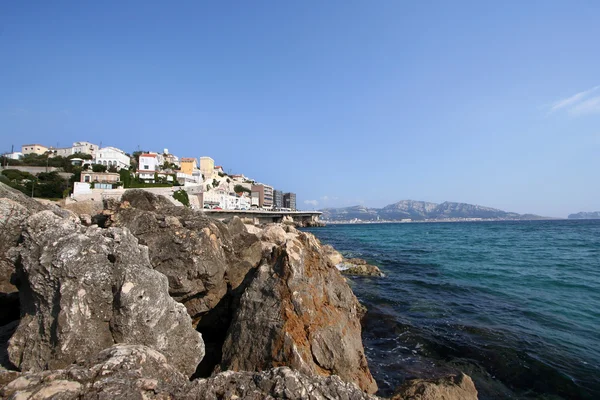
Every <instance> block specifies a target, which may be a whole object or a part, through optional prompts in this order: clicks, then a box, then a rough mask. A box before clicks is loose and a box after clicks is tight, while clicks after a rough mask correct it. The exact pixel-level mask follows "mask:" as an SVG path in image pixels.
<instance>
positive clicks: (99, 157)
mask: <svg viewBox="0 0 600 400" xmlns="http://www.w3.org/2000/svg"><path fill="white" fill-rule="evenodd" d="M94 164H102V165H106V166H107V167H111V166H114V167H116V168H117V170H119V169H121V168H129V165H130V164H131V159H130V158H129V156H128V155H127V154H125V152H124V151H123V150H121V149H117V148H116V147H103V148H101V149H99V150H97V151H96V156H95V157H94Z"/></svg>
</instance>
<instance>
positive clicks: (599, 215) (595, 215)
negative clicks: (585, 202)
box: [567, 211, 600, 219]
mask: <svg viewBox="0 0 600 400" xmlns="http://www.w3.org/2000/svg"><path fill="white" fill-rule="evenodd" d="M567 218H568V219H600V211H590V212H585V211H584V212H578V213H575V214H569V216H568V217H567Z"/></svg>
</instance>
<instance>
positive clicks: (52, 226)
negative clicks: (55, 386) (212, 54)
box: [8, 211, 204, 375]
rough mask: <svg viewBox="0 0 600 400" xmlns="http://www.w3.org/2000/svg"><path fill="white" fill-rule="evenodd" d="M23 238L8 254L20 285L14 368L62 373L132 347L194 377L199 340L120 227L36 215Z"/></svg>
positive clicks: (201, 348) (138, 248)
mask: <svg viewBox="0 0 600 400" xmlns="http://www.w3.org/2000/svg"><path fill="white" fill-rule="evenodd" d="M23 236H24V242H23V243H22V244H21V245H20V246H19V247H18V248H15V249H13V250H11V252H12V256H13V259H14V261H15V263H16V265H17V266H18V268H17V274H18V278H19V280H20V282H21V284H20V287H19V294H20V301H21V320H20V323H19V326H18V328H17V330H16V332H15V333H14V335H13V336H12V338H11V339H10V342H9V347H8V354H9V358H10V361H11V362H12V363H13V364H14V365H15V366H16V367H17V368H19V369H21V370H22V371H40V370H45V369H56V368H63V367H65V366H67V365H69V364H71V363H73V362H80V361H82V360H86V359H88V358H89V357H90V356H92V355H94V354H96V353H98V352H99V351H100V350H102V349H105V348H107V347H109V346H111V345H113V344H114V343H131V344H143V345H146V346H149V347H152V348H154V349H156V350H158V351H160V352H162V353H163V354H164V355H165V356H166V357H167V359H168V360H169V361H170V362H171V363H172V364H173V365H174V366H175V367H177V368H178V369H179V370H180V371H182V372H184V373H186V374H188V375H190V374H192V373H193V372H194V370H195V368H196V365H197V364H198V363H199V362H200V360H201V359H202V356H203V353H204V346H203V342H202V338H201V336H200V334H199V333H198V332H196V331H195V330H194V329H193V327H192V324H191V320H190V318H189V316H188V315H187V312H186V310H185V308H184V307H183V306H182V305H181V304H179V303H177V302H175V301H174V300H173V299H171V297H170V296H169V294H168V283H167V279H166V277H165V276H164V275H162V274H160V273H159V272H157V271H154V270H153V269H152V268H151V266H150V262H149V259H148V250H147V248H146V247H144V246H140V245H138V241H137V239H136V238H135V237H134V236H133V235H132V234H131V233H130V232H129V231H128V230H127V229H121V228H110V229H100V228H98V227H97V226H91V227H84V226H82V225H81V224H80V223H79V222H76V221H73V220H70V219H64V218H60V217H58V216H57V215H55V214H53V213H52V212H50V211H42V212H40V213H37V214H35V215H33V216H31V217H29V218H28V220H27V226H26V230H25V231H24V233H23ZM182 343H185V346H182Z"/></svg>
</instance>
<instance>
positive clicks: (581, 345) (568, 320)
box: [306, 220, 600, 399]
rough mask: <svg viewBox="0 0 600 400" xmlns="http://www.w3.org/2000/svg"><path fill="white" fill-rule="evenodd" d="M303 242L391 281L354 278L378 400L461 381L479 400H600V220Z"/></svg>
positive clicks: (337, 228)
mask: <svg viewBox="0 0 600 400" xmlns="http://www.w3.org/2000/svg"><path fill="white" fill-rule="evenodd" d="M306 230H307V231H309V232H311V233H313V234H314V235H315V236H317V238H319V239H320V240H321V242H323V243H326V244H331V245H332V246H334V247H335V248H336V249H337V250H338V251H340V252H341V253H342V254H344V255H345V256H346V257H360V258H364V259H365V260H367V261H368V262H369V263H371V264H374V265H377V266H379V267H380V268H381V269H382V271H383V272H384V273H385V274H386V277H385V278H371V277H351V278H349V283H350V285H351V287H352V289H353V291H354V293H355V294H356V296H357V297H358V299H359V300H360V301H361V303H363V304H364V305H365V306H366V307H367V308H368V312H367V315H366V316H365V318H364V320H363V343H364V346H365V352H366V355H367V358H368V360H369V367H370V369H371V373H372V374H373V376H374V378H375V379H376V381H377V383H378V385H379V388H380V390H379V392H378V393H379V394H380V395H389V394H391V393H393V392H394V390H395V389H396V388H397V387H398V386H399V385H400V384H401V383H402V382H403V381H404V380H406V379H412V378H432V377H438V376H443V375H447V374H450V373H457V372H459V371H462V372H465V373H466V374H468V375H470V376H471V377H472V378H473V380H474V382H475V385H476V387H477V389H478V391H479V398H480V399H511V398H512V399H600V220H556V221H494V222H453V223H446V222H440V223H382V224H347V225H341V224H340V225H329V226H326V227H323V228H311V229H306Z"/></svg>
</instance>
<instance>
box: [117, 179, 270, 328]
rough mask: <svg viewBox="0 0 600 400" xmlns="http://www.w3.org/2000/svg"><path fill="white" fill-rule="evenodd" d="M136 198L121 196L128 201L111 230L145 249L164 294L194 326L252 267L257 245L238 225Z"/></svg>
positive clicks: (258, 253)
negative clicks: (164, 281) (165, 285)
mask: <svg viewBox="0 0 600 400" xmlns="http://www.w3.org/2000/svg"><path fill="white" fill-rule="evenodd" d="M142 193H143V195H142V194H140V191H138V190H131V191H127V192H125V194H124V195H123V198H127V199H128V201H127V202H126V203H124V205H125V206H124V207H123V206H122V205H121V206H117V207H116V208H115V209H114V214H113V215H112V216H111V217H110V218H111V221H112V222H111V224H112V226H119V227H126V228H128V229H129V230H130V231H131V232H132V234H133V235H134V236H136V237H137V238H138V240H139V241H140V243H142V244H145V245H147V246H148V248H149V255H150V260H151V263H152V265H153V267H154V269H156V270H157V271H159V272H161V273H162V274H164V275H166V276H167V278H168V281H169V293H170V294H171V296H172V297H173V298H174V299H175V300H177V301H179V302H181V303H183V304H184V305H185V306H186V308H187V311H188V313H189V314H190V316H191V317H192V319H193V321H194V324H196V323H198V322H199V320H200V319H201V318H202V317H203V315H205V314H206V313H207V312H208V311H210V310H212V309H213V308H214V307H215V306H216V305H217V304H218V303H219V302H220V301H221V300H222V299H223V297H224V296H225V295H226V294H227V293H228V291H229V290H235V289H236V288H237V287H238V286H239V285H240V284H241V283H242V282H243V280H244V277H245V276H246V275H247V274H248V273H249V271H250V270H251V269H253V268H255V267H257V266H258V264H259V263H260V260H261V257H262V250H261V244H260V241H259V239H258V237H257V236H256V235H253V234H250V233H248V232H247V231H246V229H245V226H244V225H243V224H241V223H239V222H241V221H239V219H234V220H233V221H232V222H231V223H230V224H229V225H225V224H223V223H222V222H219V221H217V220H214V219H212V218H208V217H206V216H204V215H203V214H201V213H198V212H195V211H193V210H190V209H187V208H185V207H173V206H170V205H169V204H165V202H164V201H160V199H159V197H161V196H155V195H153V194H151V193H147V192H142ZM138 205H141V208H138V207H137V206H138Z"/></svg>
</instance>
